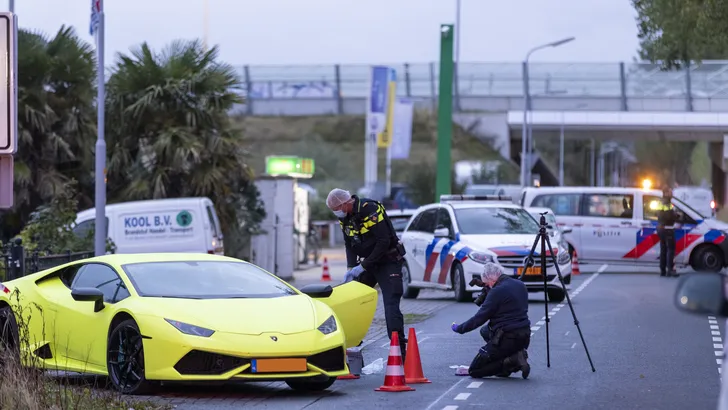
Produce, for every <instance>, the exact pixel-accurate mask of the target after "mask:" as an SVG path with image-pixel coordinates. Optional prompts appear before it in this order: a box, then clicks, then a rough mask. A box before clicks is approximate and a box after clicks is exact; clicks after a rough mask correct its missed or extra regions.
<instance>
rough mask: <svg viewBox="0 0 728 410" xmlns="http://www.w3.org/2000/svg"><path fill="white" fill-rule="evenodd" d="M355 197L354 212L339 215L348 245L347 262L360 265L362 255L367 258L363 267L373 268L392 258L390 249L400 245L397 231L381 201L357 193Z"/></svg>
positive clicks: (351, 265) (347, 264) (350, 264)
mask: <svg viewBox="0 0 728 410" xmlns="http://www.w3.org/2000/svg"><path fill="white" fill-rule="evenodd" d="M352 198H354V206H353V211H352V214H350V215H347V216H346V217H345V218H342V219H339V224H340V225H341V229H342V230H343V232H344V244H345V245H346V266H348V267H349V268H351V267H354V266H356V265H357V257H361V258H364V260H362V261H361V266H362V268H364V269H366V270H369V269H371V268H372V267H374V266H375V265H377V264H379V263H381V262H382V261H385V260H388V259H387V258H388V256H387V255H388V253H389V252H390V251H391V250H392V249H394V248H395V247H396V245H397V243H396V238H397V234H396V233H395V232H392V229H391V228H390V226H389V223H388V221H387V219H386V218H387V215H386V211H385V210H384V207H383V206H382V205H381V204H379V203H378V202H376V201H374V200H372V199H368V198H359V197H357V196H356V195H352ZM355 235H359V237H360V238H361V242H360V243H356V242H355V241H354V236H355Z"/></svg>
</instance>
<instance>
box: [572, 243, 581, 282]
mask: <svg viewBox="0 0 728 410" xmlns="http://www.w3.org/2000/svg"><path fill="white" fill-rule="evenodd" d="M571 274H572V276H575V275H581V272H580V271H579V258H578V257H577V256H576V249H574V257H573V258H571Z"/></svg>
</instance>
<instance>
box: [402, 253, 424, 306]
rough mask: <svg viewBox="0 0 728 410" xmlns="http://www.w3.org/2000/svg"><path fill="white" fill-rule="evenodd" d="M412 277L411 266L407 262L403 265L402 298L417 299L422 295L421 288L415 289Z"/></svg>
mask: <svg viewBox="0 0 728 410" xmlns="http://www.w3.org/2000/svg"><path fill="white" fill-rule="evenodd" d="M411 284H412V276H411V275H410V270H409V265H407V262H404V263H402V297H403V298H405V299H417V296H418V295H419V294H420V289H419V288H413V287H412V286H410V285H411Z"/></svg>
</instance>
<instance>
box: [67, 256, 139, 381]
mask: <svg viewBox="0 0 728 410" xmlns="http://www.w3.org/2000/svg"><path fill="white" fill-rule="evenodd" d="M78 288H96V289H99V290H101V292H103V294H104V304H105V305H106V306H105V308H104V309H103V310H101V311H99V312H94V303H93V302H82V301H76V300H74V299H73V297H72V296H71V292H72V290H73V289H78ZM128 297H129V291H128V290H127V288H126V285H125V284H124V282H123V281H122V279H121V278H120V277H119V275H118V274H117V273H116V271H115V270H114V269H113V268H112V267H111V266H109V265H106V264H102V263H87V264H83V265H82V266H81V267H80V269H79V270H78V273H76V274H75V277H74V279H73V283H72V284H71V288H70V289H69V290H68V292H65V293H63V294H61V295H60V296H59V298H58V299H57V307H56V308H57V312H58V314H57V315H56V329H57V330H56V334H57V335H58V336H59V337H60V338H61V340H60V342H61V344H62V345H63V346H64V347H65V349H66V352H65V354H64V355H65V356H67V357H68V358H69V359H71V360H73V361H76V362H77V363H79V364H81V365H84V366H86V367H88V369H89V370H91V369H95V370H98V371H106V341H107V336H108V333H109V327H108V326H109V323H110V322H111V319H112V318H113V315H114V313H115V312H116V310H115V309H113V308H112V306H113V305H114V304H116V303H118V302H120V301H122V300H124V299H126V298H128ZM110 305H111V306H110Z"/></svg>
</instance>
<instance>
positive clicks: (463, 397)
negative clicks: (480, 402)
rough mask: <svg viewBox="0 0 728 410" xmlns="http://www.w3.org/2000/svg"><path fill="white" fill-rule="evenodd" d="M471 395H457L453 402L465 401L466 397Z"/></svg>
mask: <svg viewBox="0 0 728 410" xmlns="http://www.w3.org/2000/svg"><path fill="white" fill-rule="evenodd" d="M470 394H471V393H458V395H457V396H455V400H467V399H468V397H470Z"/></svg>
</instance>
